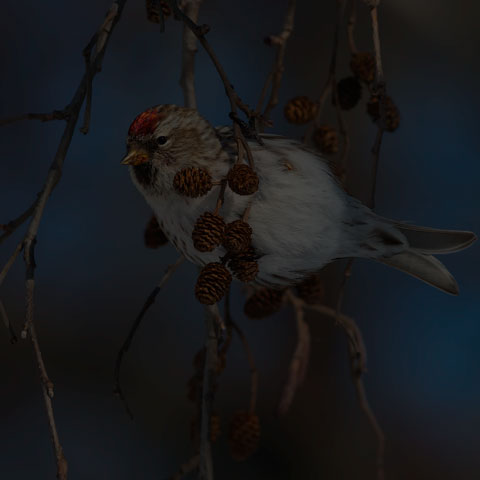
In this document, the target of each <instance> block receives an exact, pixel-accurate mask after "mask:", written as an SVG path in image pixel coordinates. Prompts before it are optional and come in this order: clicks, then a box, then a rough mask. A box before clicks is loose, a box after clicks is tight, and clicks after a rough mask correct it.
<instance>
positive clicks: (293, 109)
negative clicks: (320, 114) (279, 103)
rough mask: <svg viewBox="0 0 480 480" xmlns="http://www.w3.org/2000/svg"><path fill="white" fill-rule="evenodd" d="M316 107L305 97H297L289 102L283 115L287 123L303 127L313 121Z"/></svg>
mask: <svg viewBox="0 0 480 480" xmlns="http://www.w3.org/2000/svg"><path fill="white" fill-rule="evenodd" d="M317 109H318V106H317V104H316V103H315V102H314V101H313V100H310V99H309V98H308V97H306V96H299V97H295V98H292V99H291V100H289V101H288V102H287V103H286V105H285V107H284V109H283V113H284V115H285V118H286V119H287V122H289V123H294V124H296V125H303V124H305V123H308V122H310V121H312V120H313V118H314V117H315V115H316V114H317Z"/></svg>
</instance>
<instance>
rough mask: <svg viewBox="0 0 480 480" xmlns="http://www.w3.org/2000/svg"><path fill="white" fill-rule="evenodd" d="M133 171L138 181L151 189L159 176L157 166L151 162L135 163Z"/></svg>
mask: <svg viewBox="0 0 480 480" xmlns="http://www.w3.org/2000/svg"><path fill="white" fill-rule="evenodd" d="M132 168H133V173H134V175H135V178H136V180H137V182H138V183H139V184H140V185H141V186H142V187H143V188H145V189H150V188H152V187H154V186H155V179H156V177H157V168H156V167H154V166H153V165H152V163H151V162H147V163H142V164H141V165H135V166H134V167H132Z"/></svg>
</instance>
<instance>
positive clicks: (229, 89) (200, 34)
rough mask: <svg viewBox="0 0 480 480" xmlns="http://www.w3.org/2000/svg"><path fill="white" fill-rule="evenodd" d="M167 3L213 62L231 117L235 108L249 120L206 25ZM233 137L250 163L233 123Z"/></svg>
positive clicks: (173, 1)
mask: <svg viewBox="0 0 480 480" xmlns="http://www.w3.org/2000/svg"><path fill="white" fill-rule="evenodd" d="M168 3H169V4H170V6H171V7H172V9H173V12H174V14H175V18H178V19H180V20H181V21H182V22H184V23H185V25H186V26H187V27H188V28H189V29H190V30H191V31H192V32H193V34H194V35H195V36H196V37H197V39H198V41H199V42H200V43H201V44H202V46H203V48H204V49H205V51H206V52H207V54H208V56H209V57H210V59H211V61H212V62H213V64H214V66H215V68H216V70H217V73H218V74H219V76H220V78H221V79H222V82H223V86H224V88H225V93H226V95H227V97H228V100H229V102H230V111H231V113H232V114H233V115H237V111H238V110H237V107H238V108H239V109H240V110H242V111H243V112H244V113H245V114H246V115H247V117H248V118H249V119H250V118H252V117H254V112H252V110H251V109H250V108H249V107H248V105H246V104H245V103H244V102H243V101H242V100H241V99H240V97H239V96H238V94H237V93H236V92H235V90H234V89H233V86H232V84H231V83H230V80H229V79H228V77H227V74H226V72H225V70H224V68H223V66H222V64H221V63H220V61H219V60H218V57H217V55H216V54H215V52H214V50H213V48H212V47H211V45H210V43H209V42H208V40H207V38H206V36H205V35H206V34H207V33H208V32H209V30H210V27H209V26H208V25H197V24H196V23H195V22H194V21H193V20H192V19H191V18H190V17H189V16H188V15H186V14H185V13H184V12H183V11H182V10H181V9H180V8H179V7H178V5H177V2H176V0H168ZM233 135H234V138H235V140H236V142H237V145H238V144H239V143H240V142H241V143H243V144H244V146H245V150H246V152H247V158H248V160H249V161H250V160H251V159H252V158H253V156H252V154H251V152H250V147H249V145H248V143H247V141H246V140H245V138H244V135H243V133H242V130H241V128H240V126H239V125H238V123H237V122H234V123H233Z"/></svg>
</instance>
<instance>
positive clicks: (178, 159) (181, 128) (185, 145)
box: [122, 105, 222, 194]
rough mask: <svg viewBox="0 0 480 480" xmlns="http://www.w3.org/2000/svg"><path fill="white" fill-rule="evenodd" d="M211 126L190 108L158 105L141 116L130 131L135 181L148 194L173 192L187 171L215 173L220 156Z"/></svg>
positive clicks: (127, 160) (130, 161)
mask: <svg viewBox="0 0 480 480" xmlns="http://www.w3.org/2000/svg"><path fill="white" fill-rule="evenodd" d="M221 150H222V148H221V145H220V142H219V140H218V138H217V136H216V133H215V130H214V129H213V128H212V126H211V125H210V124H209V123H208V122H207V121H206V120H205V119H204V118H203V117H201V116H200V114H199V113H198V112H197V111H196V110H194V109H191V108H185V107H179V106H176V105H157V106H155V107H152V108H149V109H148V110H145V111H144V112H142V113H141V114H140V115H138V116H137V117H136V118H135V120H134V121H133V122H132V124H131V125H130V128H129V129H128V137H127V155H126V156H125V158H124V159H123V161H122V164H123V165H130V167H131V173H132V178H133V180H134V182H135V183H136V184H137V186H138V187H139V188H140V189H142V190H144V191H145V192H146V193H147V192H148V193H150V194H154V193H155V192H157V193H164V192H166V191H168V190H169V189H171V188H172V180H173V177H174V175H175V173H176V172H177V171H179V170H180V169H182V168H184V167H191V166H196V167H203V168H207V169H212V168H214V167H215V161H216V159H218V158H219V156H220V153H221Z"/></svg>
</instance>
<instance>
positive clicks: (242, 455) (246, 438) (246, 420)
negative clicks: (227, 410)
mask: <svg viewBox="0 0 480 480" xmlns="http://www.w3.org/2000/svg"><path fill="white" fill-rule="evenodd" d="M228 440H229V444H230V452H231V454H232V457H233V459H234V460H237V461H242V460H246V459H247V458H248V457H249V456H250V455H252V453H254V452H255V451H256V450H257V448H258V444H259V441H260V420H259V418H258V415H255V414H254V413H250V412H245V411H243V410H237V411H236V412H235V413H234V414H233V418H232V422H231V424H230V434H229V439H228Z"/></svg>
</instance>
